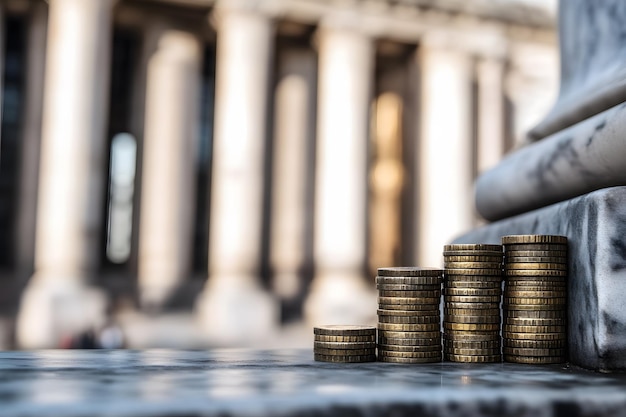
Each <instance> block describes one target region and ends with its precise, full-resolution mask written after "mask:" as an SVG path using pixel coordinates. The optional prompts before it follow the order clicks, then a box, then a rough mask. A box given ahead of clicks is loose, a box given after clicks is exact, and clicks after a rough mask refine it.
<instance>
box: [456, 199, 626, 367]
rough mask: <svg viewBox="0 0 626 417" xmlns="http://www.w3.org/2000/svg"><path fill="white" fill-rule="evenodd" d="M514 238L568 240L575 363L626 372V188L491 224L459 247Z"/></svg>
mask: <svg viewBox="0 0 626 417" xmlns="http://www.w3.org/2000/svg"><path fill="white" fill-rule="evenodd" d="M510 234H550V235H565V236H567V237H568V238H569V266H568V267H569V282H568V299H569V301H568V320H569V323H568V324H569V327H568V329H569V331H568V338H569V356H570V360H571V361H572V363H574V364H576V365H579V366H582V367H585V368H590V369H597V370H626V303H625V300H626V187H614V188H607V189H604V190H599V191H595V192H593V193H590V194H586V195H584V196H582V197H578V198H575V199H572V200H568V201H564V202H562V203H558V204H554V205H552V206H549V207H545V208H543V209H540V210H535V211H531V212H529V213H526V214H523V215H520V216H515V217H511V218H509V219H506V220H501V221H498V222H495V223H491V224H489V225H487V226H484V227H482V228H479V229H476V230H473V231H471V232H469V233H467V234H465V235H463V236H461V237H460V238H458V239H457V240H456V241H455V243H500V242H501V237H502V236H504V235H510Z"/></svg>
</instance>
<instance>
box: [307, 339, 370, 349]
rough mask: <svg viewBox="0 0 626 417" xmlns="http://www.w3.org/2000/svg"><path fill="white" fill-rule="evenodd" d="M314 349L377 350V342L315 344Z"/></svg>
mask: <svg viewBox="0 0 626 417" xmlns="http://www.w3.org/2000/svg"><path fill="white" fill-rule="evenodd" d="M313 348H314V349H318V348H319V349H342V350H358V349H372V348H374V349H375V348H376V342H320V341H317V340H316V341H314V342H313Z"/></svg>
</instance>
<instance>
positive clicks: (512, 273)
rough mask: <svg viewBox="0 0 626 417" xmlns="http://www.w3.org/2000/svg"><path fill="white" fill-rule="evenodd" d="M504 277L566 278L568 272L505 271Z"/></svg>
mask: <svg viewBox="0 0 626 417" xmlns="http://www.w3.org/2000/svg"><path fill="white" fill-rule="evenodd" d="M504 275H505V276H506V277H507V278H505V279H507V280H508V277H546V278H550V277H566V276H567V271H559V270H556V269H505V270H504Z"/></svg>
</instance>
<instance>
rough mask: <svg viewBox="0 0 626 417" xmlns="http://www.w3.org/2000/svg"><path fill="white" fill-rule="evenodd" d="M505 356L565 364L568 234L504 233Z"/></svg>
mask: <svg viewBox="0 0 626 417" xmlns="http://www.w3.org/2000/svg"><path fill="white" fill-rule="evenodd" d="M502 244H503V245H504V248H505V252H504V254H505V257H504V273H505V289H504V302H503V310H504V326H503V332H502V336H503V344H504V347H503V349H502V350H503V353H504V360H505V361H507V362H515V363H534V364H543V363H562V362H565V360H566V353H567V309H566V302H567V238H566V237H565V236H549V235H514V236H504V237H503V238H502Z"/></svg>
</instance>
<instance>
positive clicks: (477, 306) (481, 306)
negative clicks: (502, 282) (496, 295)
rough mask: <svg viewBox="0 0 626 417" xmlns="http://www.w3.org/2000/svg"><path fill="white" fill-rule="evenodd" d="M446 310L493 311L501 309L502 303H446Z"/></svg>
mask: <svg viewBox="0 0 626 417" xmlns="http://www.w3.org/2000/svg"><path fill="white" fill-rule="evenodd" d="M444 307H445V308H450V309H454V310H493V309H496V308H497V309H499V308H500V302H497V303H457V302H448V301H446V302H445V303H444Z"/></svg>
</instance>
